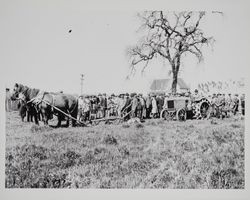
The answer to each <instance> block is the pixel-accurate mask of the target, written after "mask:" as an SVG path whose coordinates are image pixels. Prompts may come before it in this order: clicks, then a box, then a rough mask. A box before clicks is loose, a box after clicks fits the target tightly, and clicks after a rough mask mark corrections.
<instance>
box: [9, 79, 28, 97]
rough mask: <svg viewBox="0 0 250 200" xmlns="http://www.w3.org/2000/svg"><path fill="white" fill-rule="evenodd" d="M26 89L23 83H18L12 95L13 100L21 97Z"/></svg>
mask: <svg viewBox="0 0 250 200" xmlns="http://www.w3.org/2000/svg"><path fill="white" fill-rule="evenodd" d="M24 91H25V86H23V85H22V84H19V83H16V84H15V85H14V88H13V92H12V95H11V100H16V99H18V98H19V94H20V93H22V92H24Z"/></svg>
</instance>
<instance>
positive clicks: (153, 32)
mask: <svg viewBox="0 0 250 200" xmlns="http://www.w3.org/2000/svg"><path fill="white" fill-rule="evenodd" d="M205 14H206V13H205V12H163V11H145V12H143V13H140V14H138V16H139V18H140V19H141V23H142V26H141V27H140V30H143V31H145V32H146V34H145V36H144V37H143V38H142V39H141V40H140V42H138V44H137V45H135V46H133V47H129V48H128V52H127V53H128V55H129V58H130V64H131V70H132V71H135V68H136V66H137V65H138V64H139V63H142V62H143V63H144V64H145V65H144V67H143V69H142V72H143V71H144V70H145V68H146V67H147V66H148V63H149V61H150V60H152V59H153V58H156V57H157V56H160V57H162V58H164V59H166V60H168V62H169V64H170V65H171V72H172V75H173V82H172V93H176V86H177V80H178V79H177V78H178V73H179V70H180V65H181V58H182V57H183V56H185V55H187V54H193V55H194V56H195V57H196V58H197V59H198V61H199V62H200V61H202V60H203V54H202V47H203V46H204V45H205V44H206V45H209V44H211V43H213V41H214V39H213V37H208V36H205V34H204V32H203V30H201V29H200V23H201V21H202V19H203V18H204V16H205Z"/></svg>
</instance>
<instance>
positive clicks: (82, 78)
mask: <svg viewBox="0 0 250 200" xmlns="http://www.w3.org/2000/svg"><path fill="white" fill-rule="evenodd" d="M83 80H84V74H81V95H82V94H83V91H82V90H83Z"/></svg>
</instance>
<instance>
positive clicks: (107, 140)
mask: <svg viewBox="0 0 250 200" xmlns="http://www.w3.org/2000/svg"><path fill="white" fill-rule="evenodd" d="M104 143H105V144H110V145H112V144H114V145H117V144H118V142H117V139H116V138H115V137H114V136H112V135H107V136H105V137H104Z"/></svg>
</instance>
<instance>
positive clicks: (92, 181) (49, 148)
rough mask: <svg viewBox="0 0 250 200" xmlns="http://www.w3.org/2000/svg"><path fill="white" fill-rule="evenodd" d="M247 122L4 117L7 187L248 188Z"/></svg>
mask: <svg viewBox="0 0 250 200" xmlns="http://www.w3.org/2000/svg"><path fill="white" fill-rule="evenodd" d="M244 123H245V122H244V119H243V118H242V117H240V116H238V117H232V118H230V119H224V120H192V121H191V120H189V121H186V122H177V121H171V122H167V121H163V120H161V119H156V120H148V121H146V122H145V123H143V124H132V125H128V124H126V123H123V124H119V125H113V124H99V125H98V126H93V127H85V128H83V127H77V128H58V129H54V128H51V127H45V126H40V127H37V126H35V125H34V124H31V123H27V122H26V123H22V122H21V120H20V118H19V116H18V113H17V112H10V113H6V162H5V165H6V168H5V175H6V176H5V187H6V188H38V187H39V188H178V189H180V188H185V189H189V188H197V189H200V188H204V189H207V188H223V189H225V188H234V189H237V188H240V189H244V187H245V179H244V170H245V169H244V129H245V128H244Z"/></svg>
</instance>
